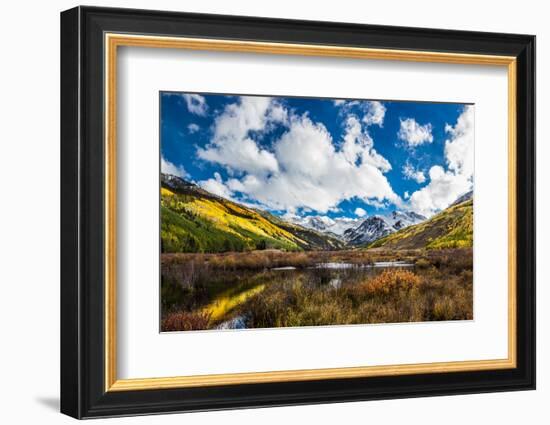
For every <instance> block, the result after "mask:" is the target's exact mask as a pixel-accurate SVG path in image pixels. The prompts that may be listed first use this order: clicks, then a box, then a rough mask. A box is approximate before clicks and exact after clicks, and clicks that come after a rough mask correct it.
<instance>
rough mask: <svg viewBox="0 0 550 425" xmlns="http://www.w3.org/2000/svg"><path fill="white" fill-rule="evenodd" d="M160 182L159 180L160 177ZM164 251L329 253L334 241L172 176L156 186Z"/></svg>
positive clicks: (335, 244) (335, 243) (334, 243)
mask: <svg viewBox="0 0 550 425" xmlns="http://www.w3.org/2000/svg"><path fill="white" fill-rule="evenodd" d="M163 177H164V176H163ZM161 239H162V251H163V252H227V251H245V250H253V249H266V248H278V249H286V250H303V249H329V248H334V247H336V246H337V245H338V244H339V242H338V241H336V240H332V239H331V238H329V237H326V236H324V235H320V234H318V233H316V232H313V231H310V230H307V229H304V228H301V227H299V226H294V225H288V224H287V225H286V226H283V225H282V220H281V221H280V220H278V219H276V218H275V217H273V216H271V215H270V214H266V213H260V212H258V211H256V210H254V209H251V208H247V207H245V206H243V205H239V204H237V203H235V202H231V201H229V200H227V199H224V198H221V197H218V196H215V195H212V194H210V193H208V192H206V191H205V190H203V189H200V188H199V187H197V186H195V185H193V184H191V183H188V182H185V181H183V180H181V179H177V178H176V177H170V178H169V179H167V178H165V177H164V178H163V181H162V187H161Z"/></svg>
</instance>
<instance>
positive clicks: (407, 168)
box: [402, 162, 426, 183]
mask: <svg viewBox="0 0 550 425" xmlns="http://www.w3.org/2000/svg"><path fill="white" fill-rule="evenodd" d="M402 171H403V176H405V178H406V179H408V180H414V181H415V182H417V183H424V182H425V181H426V176H425V175H424V173H423V172H422V170H416V169H415V168H414V167H413V166H412V164H411V163H410V162H406V163H405V165H404V166H403V168H402Z"/></svg>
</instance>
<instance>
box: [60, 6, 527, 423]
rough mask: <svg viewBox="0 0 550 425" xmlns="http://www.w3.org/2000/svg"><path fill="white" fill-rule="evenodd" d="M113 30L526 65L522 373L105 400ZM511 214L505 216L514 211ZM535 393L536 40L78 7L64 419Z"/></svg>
mask: <svg viewBox="0 0 550 425" xmlns="http://www.w3.org/2000/svg"><path fill="white" fill-rule="evenodd" d="M105 32H122V33H139V34H151V35H171V36H188V37H207V38H218V39H233V40H255V41H269V42H287V43H307V44H322V45H325V44H326V45H333V46H355V47H371V48H384V49H400V50H423V51H435V52H452V53H479V54H485V55H506V56H515V57H516V58H517V244H518V246H517V248H518V249H517V368H515V369H505V370H492V371H479V372H454V373H433V374H420V375H408V376H386V377H371V378H348V379H331V380H321V381H305V382H304V381H303V382H284V383H262V384H247V385H231V386H225V387H223V386H222V387H202V388H181V389H169V390H145V391H125V392H105V391H104V388H105V386H104V355H105V347H104V302H103V300H104V285H103V283H104V266H105V264H104V232H103V231H102V230H103V229H104V224H105V223H104V171H105V164H104V145H103V137H104V122H103V116H104V114H103V112H104V90H103V88H104V72H103V65H104V45H103V35H104V33H105ZM503 213H504V212H503ZM534 388H535V37H534V36H529V35H516V34H496V33H479V32H465V31H449V30H433V29H418V28H404V27H388V26H371V25H356V24H344V23H329V22H313V21H293V20H282V19H264V18H251V17H240V16H220V15H203V14H190V13H175V12H160V11H145V10H131V9H109V8H94V7H77V8H74V9H71V10H68V11H65V12H63V13H62V14H61V411H62V412H63V413H65V414H68V415H70V416H73V417H77V418H90V417H101V416H119V415H134V414H147V413H163V412H175V411H199V410H215V409H230V408H242V407H260V406H276V405H295V404H312V403H327V402H343V401H353V400H370V399H386V398H399V397H417V396H430V395H447V394H465V393H481V392H490V391H511V390H525V389H534Z"/></svg>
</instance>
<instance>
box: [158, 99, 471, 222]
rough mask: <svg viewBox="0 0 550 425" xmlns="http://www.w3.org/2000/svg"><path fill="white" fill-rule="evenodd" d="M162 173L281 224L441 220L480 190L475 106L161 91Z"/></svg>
mask: <svg viewBox="0 0 550 425" xmlns="http://www.w3.org/2000/svg"><path fill="white" fill-rule="evenodd" d="M160 102H161V114H160V119H161V123H160V131H161V133H160V134H161V169H162V171H163V172H167V173H170V174H176V175H179V176H180V177H183V178H185V179H187V180H190V181H193V182H195V183H197V184H198V185H200V186H202V187H204V188H205V189H206V190H209V191H211V192H213V193H216V194H218V195H220V196H225V197H227V198H230V199H233V200H236V201H238V202H242V203H245V204H249V205H254V206H257V207H260V208H263V209H267V210H269V211H271V212H273V213H275V214H278V215H282V216H298V217H303V216H307V215H322V216H329V217H331V218H337V217H353V218H358V217H364V216H365V215H371V214H385V213H387V212H389V211H393V210H396V209H401V210H414V211H416V212H418V213H421V214H424V215H427V216H429V215H432V214H434V213H435V212H437V211H439V210H441V209H443V208H445V207H446V206H448V205H449V204H450V203H452V202H453V201H454V200H455V199H456V198H457V197H458V196H460V195H461V194H463V193H464V192H466V191H468V190H470V189H471V188H472V186H473V152H474V146H473V144H474V143H473V139H474V107H473V105H463V104H453V103H427V102H400V101H384V100H381V101H375V100H350V99H325V98H298V97H265V96H233V95H214V94H203V93H201V94H198V93H180V92H162V93H161V94H160Z"/></svg>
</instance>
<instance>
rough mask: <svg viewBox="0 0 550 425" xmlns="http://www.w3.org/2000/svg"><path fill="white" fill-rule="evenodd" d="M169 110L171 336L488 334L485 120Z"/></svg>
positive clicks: (424, 114)
mask: <svg viewBox="0 0 550 425" xmlns="http://www.w3.org/2000/svg"><path fill="white" fill-rule="evenodd" d="M159 96H160V123H159V126H160V127H159V128H160V150H161V152H160V158H159V160H160V165H159V168H160V239H161V241H160V247H161V248H160V251H161V252H160V269H161V271H160V273H161V288H160V291H161V297H160V299H161V301H160V304H161V306H160V309H161V311H160V318H161V321H160V323H161V325H160V327H161V329H160V330H161V331H162V332H170V331H193V330H222V329H255V328H282V327H283V328H286V327H296V326H329V325H360V324H363V325H364V324H375V323H401V322H427V321H449V320H473V237H474V235H473V233H474V232H473V218H474V214H473V198H474V196H473V195H474V116H475V106H474V105H472V104H458V103H445V102H420V101H418V102H417V101H396V100H371V99H369V100H367V99H331V98H312V97H293V96H258V95H235V94H207V93H191V92H168V91H162V92H160V94H159Z"/></svg>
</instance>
